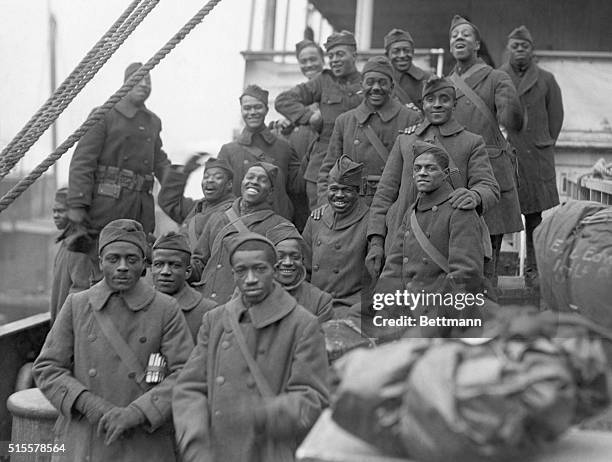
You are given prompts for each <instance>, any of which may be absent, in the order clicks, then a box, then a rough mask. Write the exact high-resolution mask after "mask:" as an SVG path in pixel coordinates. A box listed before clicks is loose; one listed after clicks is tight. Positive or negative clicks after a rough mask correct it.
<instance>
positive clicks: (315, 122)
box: [308, 109, 323, 132]
mask: <svg viewBox="0 0 612 462" xmlns="http://www.w3.org/2000/svg"><path fill="white" fill-rule="evenodd" d="M308 124H309V125H310V126H311V127H312V129H313V130H314V131H316V132H320V131H321V129H322V128H323V116H322V115H321V110H320V109H317V110H316V111H314V112H313V113H312V115H311V116H310V119H308Z"/></svg>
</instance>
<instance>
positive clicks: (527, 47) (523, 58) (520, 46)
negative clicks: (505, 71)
mask: <svg viewBox="0 0 612 462" xmlns="http://www.w3.org/2000/svg"><path fill="white" fill-rule="evenodd" d="M508 51H509V52H510V59H511V60H512V61H514V62H515V63H517V64H528V63H529V62H530V61H531V58H532V56H533V46H532V45H531V43H529V42H528V41H527V40H519V39H510V40H509V41H508Z"/></svg>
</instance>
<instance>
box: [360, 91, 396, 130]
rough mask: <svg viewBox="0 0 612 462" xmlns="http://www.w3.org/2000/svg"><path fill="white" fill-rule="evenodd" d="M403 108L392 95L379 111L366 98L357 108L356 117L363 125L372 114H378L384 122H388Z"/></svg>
mask: <svg viewBox="0 0 612 462" xmlns="http://www.w3.org/2000/svg"><path fill="white" fill-rule="evenodd" d="M401 109H402V104H401V103H399V102H398V101H397V100H396V99H395V98H392V97H389V100H388V101H387V102H386V103H385V105H384V106H383V107H381V108H380V110H378V111H375V110H374V109H372V107H371V106H370V105H369V104H368V103H366V101H365V99H364V100H363V101H362V102H361V103H360V104H359V106H357V108H356V109H355V118H356V119H357V122H359V123H360V124H361V125H363V124H365V123H366V121H367V120H368V118H369V117H370V116H371V115H372V114H378V117H380V120H382V121H383V122H384V123H387V122H389V121H390V120H391V119H393V118H394V117H395V116H396V115H397V114H398V113H399V112H400V110H401Z"/></svg>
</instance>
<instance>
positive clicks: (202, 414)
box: [172, 313, 212, 462]
mask: <svg viewBox="0 0 612 462" xmlns="http://www.w3.org/2000/svg"><path fill="white" fill-rule="evenodd" d="M209 318H210V315H209V313H205V314H204V317H203V319H202V325H201V326H200V330H199V331H198V338H197V340H196V346H195V348H194V349H193V351H192V352H191V356H190V357H189V360H188V361H187V363H186V364H185V367H184V368H183V370H182V371H181V373H180V375H179V377H178V379H177V381H176V386H175V387H174V391H173V394H172V415H173V420H174V428H175V430H176V442H177V445H178V450H179V452H180V454H181V457H182V458H181V460H182V461H184V462H195V461H202V460H212V459H207V458H206V454H208V451H209V430H210V429H209V422H210V417H209V412H208V384H207V377H206V371H207V356H208V339H209V333H210V321H209Z"/></svg>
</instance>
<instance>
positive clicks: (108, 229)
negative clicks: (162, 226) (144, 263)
mask: <svg viewBox="0 0 612 462" xmlns="http://www.w3.org/2000/svg"><path fill="white" fill-rule="evenodd" d="M113 242H130V243H132V244H134V245H135V246H136V247H138V248H139V249H140V250H142V254H143V255H146V253H147V236H146V234H145V233H144V230H143V229H142V225H141V224H140V223H138V222H137V221H136V220H129V219H127V218H121V219H119V220H114V221H111V222H110V223H109V224H108V225H106V226H105V227H104V228H102V231H100V242H99V244H98V249H99V251H100V253H102V249H104V247H106V246H107V245H108V244H112V243H113Z"/></svg>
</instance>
